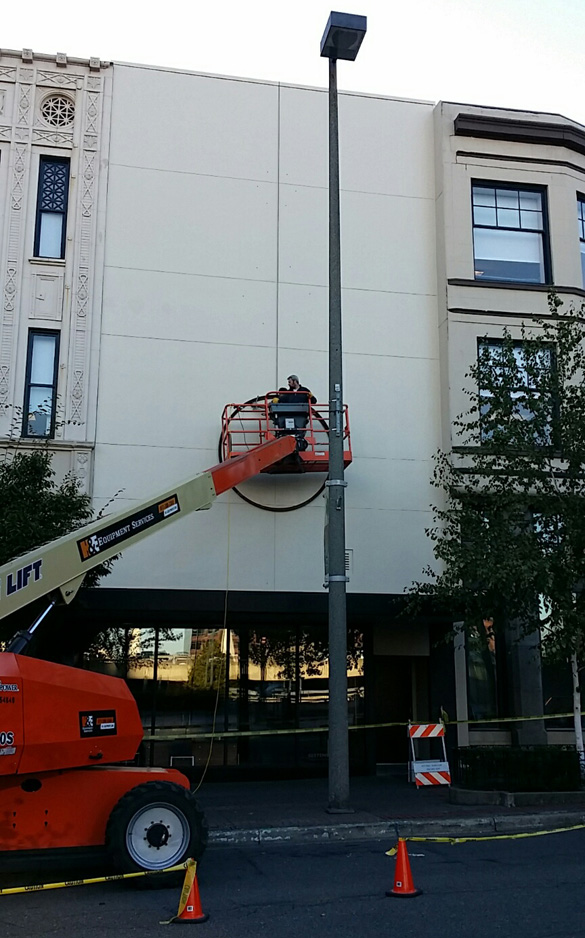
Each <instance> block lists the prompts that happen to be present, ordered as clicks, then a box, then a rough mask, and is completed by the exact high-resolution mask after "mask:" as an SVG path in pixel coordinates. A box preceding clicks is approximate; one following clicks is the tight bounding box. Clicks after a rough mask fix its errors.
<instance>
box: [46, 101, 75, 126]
mask: <svg viewBox="0 0 585 938" xmlns="http://www.w3.org/2000/svg"><path fill="white" fill-rule="evenodd" d="M41 114H42V115H43V118H44V120H45V121H46V122H47V124H50V125H51V127H69V126H70V125H71V124H72V123H73V118H74V117H75V104H74V103H73V101H72V100H71V98H69V97H67V95H65V94H50V95H49V96H48V97H47V98H45V100H44V101H43V103H42V104H41Z"/></svg>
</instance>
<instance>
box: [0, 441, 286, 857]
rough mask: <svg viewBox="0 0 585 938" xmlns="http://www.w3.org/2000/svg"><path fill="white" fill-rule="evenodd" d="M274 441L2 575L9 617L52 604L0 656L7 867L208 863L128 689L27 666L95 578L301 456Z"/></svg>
mask: <svg viewBox="0 0 585 938" xmlns="http://www.w3.org/2000/svg"><path fill="white" fill-rule="evenodd" d="M296 447H297V440H296V439H295V437H294V436H292V435H288V436H282V437H280V438H274V437H273V438H272V439H270V440H269V441H268V442H264V443H261V445H255V446H254V447H253V448H250V449H249V451H247V452H243V453H242V454H241V455H237V456H234V457H233V458H228V459H227V460H226V461H225V462H223V463H220V464H219V465H217V466H214V467H213V468H212V469H209V470H208V471H207V472H203V473H201V474H200V475H197V476H195V477H194V478H193V479H189V480H188V481H186V482H183V483H182V484H180V485H178V486H175V487H174V488H172V489H169V490H168V491H165V492H162V493H160V494H158V495H156V496H154V497H152V498H150V499H147V500H145V501H144V502H142V503H141V504H140V505H138V506H137V507H134V508H133V509H132V511H124V512H118V513H117V514H114V515H110V516H109V517H108V518H106V519H102V520H100V521H95V522H92V523H91V524H88V525H86V526H85V527H83V528H79V529H78V530H77V531H74V532H72V533H71V534H68V535H66V536H65V537H61V538H59V539H58V540H55V541H53V542H52V543H50V544H47V545H45V546H44V547H40V548H39V549H38V550H33V551H31V552H30V553H28V554H25V555H24V556H22V557H19V558H17V559H16V560H13V561H12V562H11V563H8V564H5V565H4V566H3V567H0V618H3V617H4V616H7V615H9V614H10V613H12V612H15V611H16V610H17V609H21V608H22V607H24V606H26V605H27V604H29V603H30V602H32V601H33V600H36V599H39V598H41V597H43V596H46V597H47V598H48V600H49V602H48V606H47V608H46V609H45V611H44V612H43V613H42V615H41V616H39V617H38V619H37V620H36V621H35V622H34V623H33V624H32V626H31V627H30V628H29V629H28V630H27V631H26V632H23V633H19V634H18V635H16V636H15V638H14V639H13V640H12V642H11V643H10V645H9V646H8V650H7V651H6V652H2V653H0V860H2V861H3V865H4V866H6V860H7V859H10V858H14V859H16V858H17V856H18V855H21V856H23V855H25V854H26V855H28V851H33V856H36V855H37V851H39V850H41V851H49V850H64V849H71V848H83V849H86V848H100V847H101V848H105V849H106V850H107V852H108V854H109V856H110V857H111V859H112V861H113V863H114V865H115V866H116V867H117V868H118V869H119V870H121V871H122V872H134V871H140V870H160V869H165V868H166V867H168V866H174V865H175V864H178V863H182V862H183V861H184V860H185V859H187V858H188V857H194V858H196V859H197V858H199V857H200V856H201V854H202V852H203V850H204V849H205V843H206V835H207V831H206V826H205V820H204V817H203V814H202V812H201V811H200V810H199V807H198V805H197V802H196V800H195V797H194V795H192V794H191V792H190V791H189V780H188V779H187V778H186V777H185V776H184V775H182V774H181V773H180V772H178V771H176V770H174V769H163V768H138V767H135V766H129V765H120V764H117V765H116V764H112V763H124V762H129V761H131V760H133V759H134V756H135V754H136V751H137V749H138V746H139V745H140V742H141V740H142V735H143V734H142V725H141V721H140V716H139V713H138V708H137V706H136V703H135V701H134V698H133V697H132V695H131V694H130V691H129V690H128V688H127V686H126V684H125V682H124V681H123V680H121V679H120V678H114V677H109V676H107V675H102V674H96V673H92V672H88V671H82V670H80V669H77V668H71V667H66V666H64V665H59V664H53V663H51V662H47V661H40V660H38V659H35V658H32V657H29V656H26V655H24V654H23V652H24V651H25V650H26V647H27V645H28V643H29V641H30V639H31V637H32V634H33V633H34V631H35V629H36V628H37V627H38V626H39V625H40V623H41V622H42V621H43V619H44V618H45V616H46V615H47V613H48V612H49V611H50V609H51V608H52V607H53V606H54V605H55V603H57V602H58V601H63V602H65V603H69V602H71V600H72V599H73V597H74V596H75V595H76V593H77V591H78V589H79V587H80V586H81V584H82V582H83V578H84V576H85V574H86V573H87V571H88V570H90V569H91V568H92V567H95V566H97V565H98V564H100V563H102V562H103V561H104V560H107V559H108V558H110V557H112V556H114V555H115V554H117V553H118V552H119V551H120V548H121V547H122V546H124V547H126V546H129V545H130V544H134V543H136V542H137V541H139V540H141V539H142V538H144V537H147V536H148V535H149V534H151V533H153V531H155V530H160V529H161V528H162V527H164V526H166V525H169V524H172V523H173V522H174V521H175V520H176V519H178V518H182V517H183V516H184V515H187V514H189V513H190V512H192V511H201V510H204V509H206V508H210V507H211V505H212V503H213V502H214V500H215V498H216V497H217V496H218V495H221V494H222V492H225V491H227V490H228V489H230V488H232V487H233V486H235V485H238V484H239V483H240V482H243V481H245V480H246V479H249V478H251V477H252V476H254V475H256V474H257V473H259V472H262V471H264V470H266V469H268V468H269V467H273V466H275V465H276V464H278V463H279V462H280V461H283V460H284V461H286V460H287V458H289V457H291V456H292V455H293V454H294V452H295V448H296Z"/></svg>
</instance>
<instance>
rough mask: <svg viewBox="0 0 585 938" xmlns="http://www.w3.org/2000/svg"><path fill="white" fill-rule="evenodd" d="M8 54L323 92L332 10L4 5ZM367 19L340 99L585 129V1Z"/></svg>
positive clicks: (384, 12) (378, 3) (436, 6)
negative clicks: (324, 40)
mask: <svg viewBox="0 0 585 938" xmlns="http://www.w3.org/2000/svg"><path fill="white" fill-rule="evenodd" d="M5 6H6V7H7V8H6V9H3V11H2V30H1V36H0V46H1V47H2V48H4V49H21V48H23V47H29V48H33V49H34V50H35V51H38V52H48V53H55V52H66V53H68V54H69V55H71V56H80V57H89V56H90V55H94V56H99V57H100V58H102V59H105V60H114V61H122V62H140V63H143V64H148V65H161V66H165V67H170V68H173V67H176V68H181V69H189V70H192V71H201V72H212V73H218V74H224V75H238V76H242V77H248V78H260V79H267V80H274V81H283V82H290V83H294V84H305V85H316V86H325V85H326V82H327V70H326V62H325V60H323V59H320V57H319V42H320V39H321V35H322V32H323V29H324V27H325V23H326V21H327V17H328V15H329V12H330V10H331V0H325V2H323V0H295V2H291V3H285V2H282V0H215V3H212V2H209V0H206V2H205V3H202V2H200V0H189V2H185V0H167V2H165V3H160V2H157V3H153V2H152V0H149V2H143V3H140V4H138V3H135V2H129V0H100V3H94V4H93V5H91V6H87V5H82V4H80V3H79V0H61V2H60V3H59V5H58V7H54V6H51V5H47V3H46V2H42V3H41V2H40V0H29V2H27V3H23V4H21V5H19V7H18V8H17V5H16V4H6V5H5ZM334 9H337V10H339V9H341V10H342V11H345V12H351V13H359V14H362V15H366V16H367V17H368V34H367V36H366V38H365V40H364V43H363V46H362V49H361V52H360V55H359V57H358V59H357V61H356V62H355V63H353V64H352V63H343V64H340V67H339V86H340V88H343V89H347V90H354V91H362V92H368V93H371V94H382V95H390V96H396V97H407V98H422V99H424V100H430V101H437V100H439V99H443V100H449V101H459V102H469V103H472V104H484V105H491V106H503V107H511V108H520V109H527V110H538V111H551V112H554V113H561V114H563V115H564V116H565V117H570V118H572V119H573V120H577V121H579V122H580V123H583V124H585V96H584V94H583V75H584V70H585V69H584V60H585V2H583V0H409V2H407V3H397V2H396V0H355V4H354V2H353V0H352V2H351V4H349V5H347V4H345V2H344V3H342V4H341V5H337V6H335V7H334Z"/></svg>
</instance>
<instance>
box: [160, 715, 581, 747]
mask: <svg viewBox="0 0 585 938" xmlns="http://www.w3.org/2000/svg"><path fill="white" fill-rule="evenodd" d="M573 716H574V714H573V712H572V711H571V712H570V713H542V714H540V715H539V716H528V717H490V718H489V719H487V718H486V719H483V720H446V721H444V725H445V727H447V726H458V725H460V724H467V725H468V726H474V725H477V724H479V725H481V726H484V725H486V724H488V723H528V722H530V721H531V720H560V719H563V718H566V717H573ZM581 716H585V710H582V711H581ZM432 722H433V721H432V720H409V721H406V722H405V721H404V720H399V721H395V722H391V723H359V724H356V725H355V726H349V727H348V729H349V730H350V731H352V730H379V729H387V728H388V727H392V726H404V727H406V726H409V725H411V724H413V723H422V724H424V723H432ZM435 722H436V723H440V722H441V721H440V720H436V721H435ZM328 732H329V727H328V726H313V727H307V728H304V727H303V728H302V729H287V730H233V731H232V730H230V731H228V732H225V731H224V732H221V731H220V732H215V733H160V734H158V733H155V734H152V735H150V736H144V737H143V742H145V743H166V742H175V741H176V740H186V741H188V740H198V739H215V740H216V741H219V740H222V739H224V740H230V739H244V738H245V737H250V736H296V735H300V734H305V735H307V734H309V733H328Z"/></svg>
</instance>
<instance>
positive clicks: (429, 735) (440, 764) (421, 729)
mask: <svg viewBox="0 0 585 938" xmlns="http://www.w3.org/2000/svg"><path fill="white" fill-rule="evenodd" d="M408 738H409V740H410V751H411V761H410V763H409V766H408V777H409V781H411V782H414V783H415V784H416V787H417V788H422V787H424V786H427V785H450V784H451V772H450V769H449V763H448V761H447V750H446V749H445V726H444V724H443V723H409V724H408ZM423 739H439V740H440V741H441V745H442V749H443V758H442V759H417V757H416V749H415V743H416V742H420V741H421V740H423Z"/></svg>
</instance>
